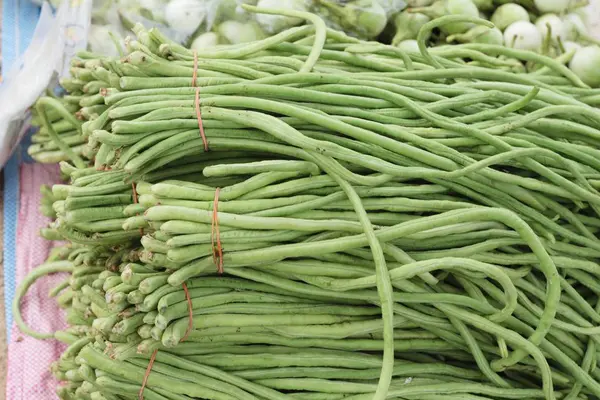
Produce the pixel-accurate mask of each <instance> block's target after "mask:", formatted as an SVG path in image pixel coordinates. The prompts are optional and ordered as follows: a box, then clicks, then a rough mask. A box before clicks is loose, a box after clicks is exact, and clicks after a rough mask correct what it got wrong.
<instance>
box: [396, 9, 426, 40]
mask: <svg viewBox="0 0 600 400" xmlns="http://www.w3.org/2000/svg"><path fill="white" fill-rule="evenodd" d="M429 21H431V18H429V17H428V16H426V15H425V14H421V13H417V12H406V11H404V12H401V13H398V14H397V15H396V17H395V18H394V26H395V28H396V33H395V35H394V37H393V39H392V45H394V46H395V45H397V44H398V43H400V42H402V41H404V40H408V39H416V38H417V35H418V34H419V29H421V27H422V26H423V25H425V24H426V23H427V22H429Z"/></svg>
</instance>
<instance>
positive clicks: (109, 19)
mask: <svg viewBox="0 0 600 400" xmlns="http://www.w3.org/2000/svg"><path fill="white" fill-rule="evenodd" d="M32 1H40V0H32ZM51 1H53V2H55V3H56V2H60V1H61V0H51ZM63 1H64V0H63ZM244 3H245V4H252V5H257V6H259V7H264V8H279V9H293V10H300V11H310V12H313V13H315V14H318V15H320V16H321V17H323V18H324V19H325V21H326V23H327V24H328V25H329V26H331V27H333V28H336V29H341V30H344V31H346V32H347V33H348V34H350V35H352V36H357V37H361V38H366V39H374V38H375V37H377V36H378V35H379V34H380V33H381V32H382V31H383V29H384V28H385V26H386V25H387V24H388V22H389V20H390V18H391V17H392V16H393V15H394V14H396V13H397V12H399V11H401V10H402V9H404V7H405V6H406V2H405V1H404V0H94V9H93V13H92V28H91V30H90V37H89V49H90V50H91V51H93V52H96V53H101V54H106V55H117V49H118V47H117V46H115V45H114V43H115V41H117V42H121V43H122V42H123V41H124V38H125V37H126V36H127V35H128V33H129V31H130V30H131V29H132V28H133V26H134V25H135V24H136V23H142V24H143V25H144V26H145V27H147V28H151V27H158V28H159V29H160V30H161V31H162V32H163V33H164V34H165V35H166V36H167V37H169V38H170V39H172V40H174V41H176V42H179V43H181V44H183V45H186V46H192V44H193V47H194V48H200V47H205V46H211V45H218V44H238V43H244V42H249V41H253V40H259V39H262V38H264V37H267V36H269V35H274V34H276V33H279V32H281V31H283V30H285V29H288V28H290V27H293V26H297V25H301V24H304V23H306V21H304V20H302V19H299V18H293V17H286V16H282V15H268V14H254V13H250V12H246V11H245V10H243V9H242V8H241V7H240V5H241V4H244Z"/></svg>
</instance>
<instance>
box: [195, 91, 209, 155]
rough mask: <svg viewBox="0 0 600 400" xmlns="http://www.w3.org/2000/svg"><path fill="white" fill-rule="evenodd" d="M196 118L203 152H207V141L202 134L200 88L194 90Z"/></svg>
mask: <svg viewBox="0 0 600 400" xmlns="http://www.w3.org/2000/svg"><path fill="white" fill-rule="evenodd" d="M196 117H197V118H198V128H200V136H202V143H204V151H208V141H207V140H206V135H205V134H204V124H203V123H202V111H200V88H196Z"/></svg>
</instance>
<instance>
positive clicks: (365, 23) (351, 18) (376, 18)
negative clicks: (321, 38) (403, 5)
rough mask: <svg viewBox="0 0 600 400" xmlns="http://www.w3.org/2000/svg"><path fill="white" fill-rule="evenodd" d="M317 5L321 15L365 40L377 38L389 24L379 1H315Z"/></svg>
mask: <svg viewBox="0 0 600 400" xmlns="http://www.w3.org/2000/svg"><path fill="white" fill-rule="evenodd" d="M315 5H316V7H318V8H317V11H318V12H319V13H321V12H322V13H325V14H326V15H328V16H329V18H328V19H329V21H331V22H334V23H335V24H337V25H338V26H339V27H341V28H342V29H345V30H348V31H351V32H355V33H357V34H359V35H360V36H363V37H365V38H374V37H376V36H377V35H379V34H380V33H381V32H382V31H383V29H384V28H385V26H386V24H387V13H386V10H385V9H384V8H383V7H382V6H381V4H380V3H379V2H378V1H377V0H353V1H349V2H338V1H335V0H315ZM319 8H320V9H321V10H322V11H319Z"/></svg>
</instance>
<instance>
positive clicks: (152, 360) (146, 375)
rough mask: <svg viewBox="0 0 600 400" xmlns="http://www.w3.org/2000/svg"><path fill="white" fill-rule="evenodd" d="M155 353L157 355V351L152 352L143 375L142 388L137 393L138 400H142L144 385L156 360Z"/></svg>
mask: <svg viewBox="0 0 600 400" xmlns="http://www.w3.org/2000/svg"><path fill="white" fill-rule="evenodd" d="M156 353H158V349H156V350H154V352H153V353H152V357H150V362H149V363H148V368H146V374H145V375H144V381H143V382H142V388H141V389H140V392H139V393H138V400H144V389H146V385H147V384H148V378H149V377H150V372H152V366H153V365H154V360H156Z"/></svg>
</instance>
